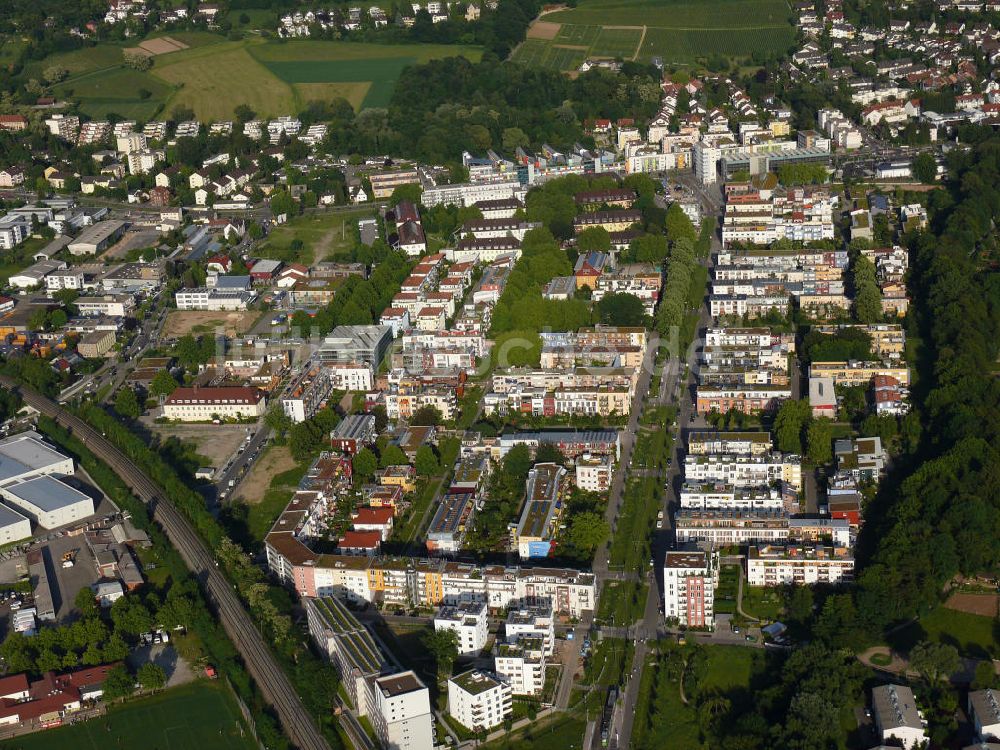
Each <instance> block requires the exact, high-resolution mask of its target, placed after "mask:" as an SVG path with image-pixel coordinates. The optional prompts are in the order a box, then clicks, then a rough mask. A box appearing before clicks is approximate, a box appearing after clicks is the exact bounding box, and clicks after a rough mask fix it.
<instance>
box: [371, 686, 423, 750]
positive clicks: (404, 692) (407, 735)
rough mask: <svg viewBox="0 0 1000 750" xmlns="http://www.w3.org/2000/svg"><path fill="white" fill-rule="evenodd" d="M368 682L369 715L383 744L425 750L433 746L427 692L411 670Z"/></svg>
mask: <svg viewBox="0 0 1000 750" xmlns="http://www.w3.org/2000/svg"><path fill="white" fill-rule="evenodd" d="M370 684H371V689H370V691H369V693H368V716H369V719H370V720H371V723H372V726H373V727H374V729H375V735H376V736H377V737H378V739H379V742H381V743H382V747H386V748H392V749H393V750H428V749H429V748H433V747H434V746H435V742H434V722H433V714H432V713H431V700H430V694H429V693H428V691H427V687H426V686H425V685H424V683H423V682H421V681H420V678H419V677H417V675H416V674H415V673H414V672H412V671H409V672H399V673H398V674H392V675H387V676H385V677H378V678H376V679H374V680H372V681H371V683H370Z"/></svg>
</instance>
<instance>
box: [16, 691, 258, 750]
mask: <svg viewBox="0 0 1000 750" xmlns="http://www.w3.org/2000/svg"><path fill="white" fill-rule="evenodd" d="M13 743H14V744H10V743H8V744H7V747H11V748H17V749H18V750H66V749H67V748H73V749H74V750H109V749H110V748H143V750H181V748H198V747H200V748H213V750H215V749H216V748H218V750H230V749H231V750H253V749H254V748H256V747H257V743H256V742H254V740H253V739H252V737H251V736H250V735H249V733H248V732H246V731H245V730H244V728H243V726H242V724H241V721H240V714H239V709H238V708H237V707H236V702H235V700H234V699H233V697H232V696H231V695H229V693H228V692H227V691H226V689H225V688H224V687H223V685H222V684H221V683H219V682H206V681H201V682H196V683H193V684H190V685H185V686H184V687H179V688H174V689H172V690H168V691H166V692H164V693H160V694H159V695H156V696H153V697H151V698H143V699H141V700H136V701H133V702H130V703H126V704H124V705H122V706H115V707H113V708H112V709H111V710H110V711H109V712H108V715H107V716H105V717H102V718H98V719H94V720H93V721H88V722H84V723H82V724H76V725H74V726H70V727H63V728H60V729H52V730H48V731H45V732H38V733H36V734H31V735H26V736H24V737H19V738H17V739H16V740H14V741H13Z"/></svg>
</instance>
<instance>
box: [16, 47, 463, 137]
mask: <svg viewBox="0 0 1000 750" xmlns="http://www.w3.org/2000/svg"><path fill="white" fill-rule="evenodd" d="M169 39H170V40H172V41H174V42H176V43H178V44H168V43H164V42H163V41H162V39H160V38H158V37H154V38H152V39H150V40H144V41H142V42H134V41H133V42H130V43H129V45H127V46H128V47H135V46H137V45H138V46H141V45H145V47H144V48H145V49H155V50H157V51H158V52H159V53H158V54H156V55H155V56H154V57H153V58H152V59H153V67H152V68H151V69H150V70H149V71H146V72H139V71H136V70H132V69H130V68H126V67H124V65H123V49H124V48H125V45H115V44H99V45H97V46H95V47H88V48H84V49H80V50H74V51H72V52H67V53H61V54H57V55H52V56H50V57H48V58H46V59H45V60H41V61H37V62H36V61H33V62H32V63H30V66H29V67H30V70H29V74H31V75H35V76H38V75H40V72H41V71H42V70H44V68H46V67H48V66H50V65H58V66H60V67H63V68H65V69H66V70H67V71H69V77H68V78H67V79H66V80H65V81H63V82H62V83H61V84H60V85H59V86H57V87H56V93H57V94H58V95H59V96H61V97H66V98H68V99H73V100H78V101H79V102H80V106H81V109H82V110H83V112H84V113H86V114H87V115H90V116H91V117H95V118H103V117H106V116H107V115H108V114H109V113H116V114H118V115H121V116H123V117H126V118H130V119H137V120H148V119H152V118H154V117H157V116H166V115H167V114H169V113H170V112H171V111H172V110H173V108H174V107H178V106H185V107H190V108H191V109H193V110H194V112H195V114H196V116H197V117H198V118H199V119H202V120H226V119H231V118H232V116H233V110H234V109H235V108H236V107H237V106H238V105H240V104H246V105H248V106H249V107H250V108H251V109H253V110H254V111H255V112H257V114H258V115H260V116H262V117H268V116H276V115H287V114H295V113H297V112H300V111H301V110H302V109H303V108H304V106H305V104H306V103H307V102H309V101H312V100H314V99H320V100H329V99H333V98H337V97H344V98H345V99H347V100H348V101H349V102H351V104H352V105H353V106H354V107H355V109H361V108H363V107H384V106H386V105H387V104H388V103H389V100H390V98H391V97H392V92H393V89H394V87H395V85H396V80H397V79H398V78H399V74H400V73H401V72H402V70H403V68H405V67H406V66H407V65H412V64H415V63H423V62H427V61H428V60H432V59H439V58H443V57H449V56H455V55H462V56H464V57H467V58H469V59H472V60H478V59H479V58H480V56H481V55H482V51H481V50H480V49H479V48H477V47H462V46H454V45H422V44H414V45H385V44H363V43H352V42H326V41H314V40H295V41H287V42H281V41H277V40H265V39H261V38H250V39H243V40H240V41H228V40H226V39H224V38H223V37H221V36H218V35H215V34H209V33H206V32H177V33H172V34H170V35H169ZM184 46H186V47H187V48H184Z"/></svg>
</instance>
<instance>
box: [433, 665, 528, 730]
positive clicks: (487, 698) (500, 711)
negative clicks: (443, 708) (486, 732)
mask: <svg viewBox="0 0 1000 750" xmlns="http://www.w3.org/2000/svg"><path fill="white" fill-rule="evenodd" d="M512 693H513V691H512V689H511V686H510V685H509V684H508V683H506V682H504V681H503V680H501V679H499V678H498V677H497V676H496V675H493V674H490V673H489V672H484V671H482V670H479V669H471V670H469V671H468V672H463V673H462V674H459V675H456V676H455V677H452V678H450V679H449V680H448V713H449V714H450V715H451V717H452V718H453V719H455V721H457V722H458V723H459V724H461V725H462V726H463V727H465V728H466V729H469V730H471V731H473V732H478V731H480V730H483V729H493V728H494V727H497V726H500V725H501V724H503V722H504V719H505V718H507V717H508V716H510V715H511V713H512V711H513V709H512V702H511V695H512Z"/></svg>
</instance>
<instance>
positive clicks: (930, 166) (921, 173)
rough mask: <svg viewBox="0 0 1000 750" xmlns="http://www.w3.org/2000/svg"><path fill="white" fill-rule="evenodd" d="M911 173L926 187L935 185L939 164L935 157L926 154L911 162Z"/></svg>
mask: <svg viewBox="0 0 1000 750" xmlns="http://www.w3.org/2000/svg"><path fill="white" fill-rule="evenodd" d="M910 172H911V173H912V174H913V176H914V177H915V178H916V179H918V180H920V181H921V182H922V183H924V184H925V185H933V184H934V183H935V182H936V181H937V162H936V161H935V160H934V155H933V154H930V153H928V152H926V151H925V152H924V153H922V154H920V155H918V156H917V157H916V158H915V159H914V160H913V161H912V162H910Z"/></svg>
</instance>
